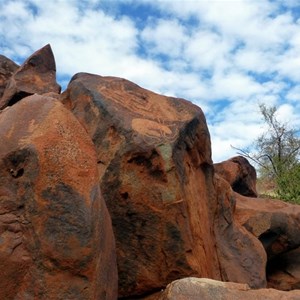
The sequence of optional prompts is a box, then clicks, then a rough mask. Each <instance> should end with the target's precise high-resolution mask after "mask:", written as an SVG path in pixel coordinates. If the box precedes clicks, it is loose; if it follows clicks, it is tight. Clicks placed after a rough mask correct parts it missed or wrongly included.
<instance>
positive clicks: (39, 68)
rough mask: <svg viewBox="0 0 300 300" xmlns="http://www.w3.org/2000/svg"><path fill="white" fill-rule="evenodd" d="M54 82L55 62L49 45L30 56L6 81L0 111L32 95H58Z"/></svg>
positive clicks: (57, 88) (58, 89)
mask: <svg viewBox="0 0 300 300" xmlns="http://www.w3.org/2000/svg"><path fill="white" fill-rule="evenodd" d="M60 89H61V88H60V86H59V85H58V84H57V82H56V67H55V60H54V56H53V53H52V50H51V47H50V45H46V46H44V47H43V48H41V49H40V50H38V51H36V52H35V53H34V54H32V55H31V56H30V57H29V58H28V59H27V60H26V61H25V62H24V63H23V64H22V66H21V67H20V68H18V69H17V70H15V72H14V74H13V75H12V76H11V77H10V79H9V80H8V82H7V84H6V87H5V90H4V92H3V95H2V98H1V100H0V109H3V108H5V107H6V106H11V105H13V104H14V103H16V102H18V101H19V100H21V99H22V98H24V97H26V96H28V95H32V94H35V93H36V94H40V95H41V94H45V93H49V92H54V93H60Z"/></svg>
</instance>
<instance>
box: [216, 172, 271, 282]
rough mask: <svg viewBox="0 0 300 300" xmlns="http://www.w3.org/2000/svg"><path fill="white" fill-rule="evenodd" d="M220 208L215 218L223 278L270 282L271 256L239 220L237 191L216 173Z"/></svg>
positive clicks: (236, 280)
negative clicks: (268, 278) (267, 273)
mask: <svg viewBox="0 0 300 300" xmlns="http://www.w3.org/2000/svg"><path fill="white" fill-rule="evenodd" d="M214 181H215V188H216V195H217V198H218V210H217V212H216V218H215V222H214V226H215V230H214V232H215V235H216V239H217V250H218V256H219V261H220V268H221V274H222V280H224V281H232V282H241V283H248V284H249V285H250V286H251V287H255V288H257V287H265V286H266V264H267V256H266V252H265V250H264V248H263V246H262V244H261V242H260V241H259V240H258V239H257V238H255V237H254V236H253V235H252V234H251V233H249V232H248V231H247V230H246V229H245V228H244V227H243V226H242V225H243V224H240V223H239V222H236V221H235V216H234V211H235V206H236V200H237V195H238V194H237V193H234V192H233V191H232V189H231V187H230V185H229V183H228V182H227V181H225V180H224V179H223V178H221V177H220V176H218V175H217V174H215V178H214Z"/></svg>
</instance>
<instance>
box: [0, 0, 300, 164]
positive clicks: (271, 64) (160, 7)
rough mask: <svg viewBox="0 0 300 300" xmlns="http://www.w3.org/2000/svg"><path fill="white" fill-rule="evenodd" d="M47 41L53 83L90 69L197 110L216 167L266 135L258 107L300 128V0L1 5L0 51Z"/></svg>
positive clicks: (16, 56)
mask: <svg viewBox="0 0 300 300" xmlns="http://www.w3.org/2000/svg"><path fill="white" fill-rule="evenodd" d="M48 43H50V44H51V46H52V49H53V52H54V55H55V58H56V67H57V77H58V82H59V83H60V84H61V85H62V86H63V87H64V88H65V87H66V85H67V83H68V82H69V80H70V78H71V76H72V75H74V74H75V73H77V72H90V73H96V74H99V75H110V76H118V77H124V78H126V79H129V80H131V81H133V82H135V83H137V84H139V85H141V86H142V87H145V88H147V89H150V90H153V91H155V92H158V93H161V94H165V95H171V96H176V97H182V98H185V99H187V100H190V101H192V102H194V103H195V104H197V105H199V106H200V107H201V108H202V109H203V111H204V113H205V115H206V118H207V123H208V126H209V130H210V134H211V139H212V151H213V159H214V161H215V162H218V161H221V160H225V159H228V158H230V157H232V156H234V155H236V151H235V150H234V149H232V148H231V145H234V146H235V147H239V148H245V147H251V145H252V144H253V140H254V139H255V138H256V137H257V136H258V135H259V134H260V133H261V132H262V131H263V130H264V125H263V124H262V122H261V116H260V113H259V108H258V104H259V103H265V104H267V105H277V106H278V108H279V110H278V118H279V119H280V120H282V121H284V122H288V123H289V124H290V125H291V126H294V127H300V118H299V117H300V101H299V99H300V86H299V82H300V2H299V1H297V0H286V1H274V0H273V1H268V0H218V1H214V0H206V1H202V0H198V1H187V0H186V1H184V0H178V1H174V0H170V1H168V0H162V1H156V0H152V1H148V0H139V1H137V0H119V1H116V0H115V1H113V0H110V1H101V0H90V1H87V0H51V1H44V0H0V53H1V54H3V55H5V56H7V57H9V58H11V59H13V60H14V61H16V62H17V63H19V64H21V63H22V62H23V61H24V60H25V59H26V58H27V57H28V56H29V55H31V54H32V53H33V52H34V51H36V50H37V49H39V48H41V47H42V46H44V45H45V44H48Z"/></svg>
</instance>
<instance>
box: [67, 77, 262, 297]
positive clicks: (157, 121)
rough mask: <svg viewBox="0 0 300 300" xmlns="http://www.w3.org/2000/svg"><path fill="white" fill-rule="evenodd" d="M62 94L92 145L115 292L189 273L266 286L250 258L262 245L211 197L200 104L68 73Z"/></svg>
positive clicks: (149, 287)
mask: <svg viewBox="0 0 300 300" xmlns="http://www.w3.org/2000/svg"><path fill="white" fill-rule="evenodd" d="M62 97H63V102H64V104H65V105H66V106H67V107H68V108H69V109H71V111H72V112H73V113H74V115H75V116H76V117H77V118H78V120H79V121H80V122H81V123H82V124H83V126H84V127H85V128H86V130H87V132H88V133H89V134H90V136H91V137H92V139H93V141H94V144H95V145H96V149H97V154H98V166H99V172H100V177H101V179H100V182H101V189H102V191H103V195H104V198H105V200H106V203H107V205H108V208H109V211H110V213H111V216H112V222H113V227H114V232H115V236H116V244H117V256H118V267H119V296H120V297H123V296H134V295H140V294H143V293H149V292H151V291H155V290H157V289H160V288H162V287H164V286H166V284H168V283H169V282H171V281H172V280H174V279H177V278H181V277H185V276H191V275H194V276H204V277H210V278H216V279H220V278H222V276H223V275H224V276H226V279H230V278H231V277H234V278H235V279H236V280H238V281H242V282H250V283H251V284H252V285H253V286H255V287H261V286H264V285H265V278H264V269H265V265H264V257H263V258H261V259H260V258H259V259H257V261H256V260H255V259H254V258H258V256H259V255H258V254H257V252H259V251H260V249H261V248H259V246H260V244H258V245H257V243H255V242H253V239H254V238H253V236H251V235H250V234H249V233H248V232H247V231H246V230H245V229H243V228H242V227H241V226H238V225H234V224H232V222H234V220H233V218H232V209H233V207H232V205H233V204H232V203H227V202H228V201H230V199H229V198H227V195H226V197H225V196H224V197H223V195H222V196H220V197H218V196H217V194H216V190H215V186H214V182H213V175H214V170H213V164H212V160H211V146H210V136H209V132H208V129H207V125H206V121H205V117H204V115H203V113H202V111H201V109H200V108H198V107H196V106H195V105H193V104H191V103H190V102H188V101H186V100H182V99H174V98H170V97H164V96H161V95H157V94H155V93H152V92H150V91H147V90H145V89H142V88H141V87H139V86H137V85H135V84H133V83H131V82H129V81H127V80H124V79H120V78H113V77H101V76H97V75H92V74H85V73H80V74H77V75H75V76H74V77H73V79H72V80H71V82H70V84H69V86H68V89H67V91H66V92H65V93H64V94H63V95H62ZM226 201H227V202H226ZM223 209H224V210H226V211H223ZM219 214H221V215H219ZM222 214H227V215H226V216H225V217H224V216H223V215H222ZM226 218H227V219H226ZM215 223H217V225H215ZM216 231H219V232H218V233H216ZM224 233H226V235H225V236H223V234H224ZM215 236H217V241H216V238H215ZM219 238H221V239H224V238H226V239H229V240H228V241H227V242H222V243H219V241H218V239H219ZM240 239H241V240H242V241H243V242H245V244H243V245H242V244H241V241H240ZM216 243H219V244H218V245H220V246H221V247H228V249H227V250H226V251H224V252H226V256H222V259H221V260H222V263H224V262H225V261H226V259H232V260H233V261H234V262H235V269H234V271H232V272H230V270H229V269H228V268H231V266H230V264H228V263H227V264H224V265H222V264H221V266H220V264H219V263H220V262H219V260H218V254H220V253H221V252H222V250H223V249H219V251H217V244H216ZM236 248H239V249H238V250H236ZM247 248H248V250H245V249H247ZM257 248H258V250H257ZM231 249H234V251H233V252H232V253H231V254H230V251H231ZM243 250H245V254H242V252H243ZM251 250H252V251H253V253H254V254H253V255H252V254H250V253H251ZM237 253H238V255H236V254H237ZM246 254H247V255H250V257H251V259H252V258H253V260H251V263H249V262H250V260H248V261H247V260H246V256H245V255H246ZM235 255H236V257H235ZM241 259H242V260H243V262H241V261H240V260H241ZM249 264H250V265H249ZM239 265H241V267H240V268H241V270H238V268H239ZM234 272H236V273H234ZM259 275H262V278H259Z"/></svg>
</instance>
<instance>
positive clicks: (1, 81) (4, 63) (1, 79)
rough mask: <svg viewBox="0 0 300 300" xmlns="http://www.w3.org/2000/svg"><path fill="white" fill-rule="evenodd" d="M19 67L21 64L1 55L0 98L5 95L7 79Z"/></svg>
mask: <svg viewBox="0 0 300 300" xmlns="http://www.w3.org/2000/svg"><path fill="white" fill-rule="evenodd" d="M18 68H19V66H18V65H17V64H15V63H14V62H13V61H12V60H10V59H8V58H7V57H5V56H3V55H0V99H1V97H2V95H3V92H4V89H5V87H6V84H7V81H8V80H9V79H10V77H11V76H12V75H13V73H14V72H15V71H16V70H17V69H18Z"/></svg>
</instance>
